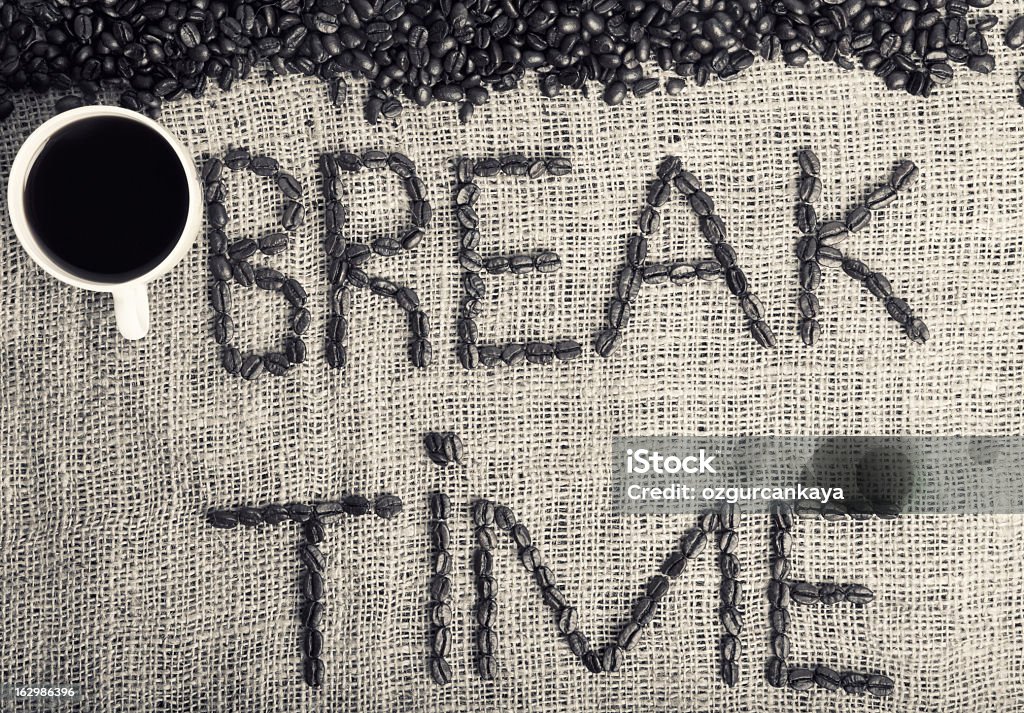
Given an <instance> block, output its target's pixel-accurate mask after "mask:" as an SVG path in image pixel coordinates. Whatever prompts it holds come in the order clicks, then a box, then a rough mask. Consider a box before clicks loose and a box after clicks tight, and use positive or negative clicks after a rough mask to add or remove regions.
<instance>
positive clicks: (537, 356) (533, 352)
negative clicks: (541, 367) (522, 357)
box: [526, 342, 555, 364]
mask: <svg viewBox="0 0 1024 713" xmlns="http://www.w3.org/2000/svg"><path fill="white" fill-rule="evenodd" d="M554 357H555V349H554V345H552V344H548V343H547V342H529V343H528V344H527V345H526V361H528V362H530V363H531V364H550V363H551V362H552V361H554Z"/></svg>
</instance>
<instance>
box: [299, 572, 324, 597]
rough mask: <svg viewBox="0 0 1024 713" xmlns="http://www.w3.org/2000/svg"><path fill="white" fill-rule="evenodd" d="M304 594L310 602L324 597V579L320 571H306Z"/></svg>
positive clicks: (303, 586)
mask: <svg viewBox="0 0 1024 713" xmlns="http://www.w3.org/2000/svg"><path fill="white" fill-rule="evenodd" d="M302 595H303V596H304V597H305V598H306V600H307V601H310V602H318V601H320V600H321V599H322V598H323V596H324V580H323V577H321V576H320V574H319V573H318V572H315V571H312V570H310V571H308V572H306V575H305V576H304V577H303V578H302Z"/></svg>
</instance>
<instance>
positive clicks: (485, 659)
mask: <svg viewBox="0 0 1024 713" xmlns="http://www.w3.org/2000/svg"><path fill="white" fill-rule="evenodd" d="M477 671H478V672H479V674H480V678H482V679H483V680H485V681H493V680H494V678H495V677H496V676H497V675H498V663H497V661H496V660H495V658H494V657H493V656H490V655H484V656H481V657H479V658H478V659H477Z"/></svg>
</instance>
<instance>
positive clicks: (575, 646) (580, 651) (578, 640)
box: [565, 631, 590, 658]
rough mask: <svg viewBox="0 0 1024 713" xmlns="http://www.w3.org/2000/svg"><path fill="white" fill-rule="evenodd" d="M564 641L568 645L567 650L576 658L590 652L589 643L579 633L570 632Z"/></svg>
mask: <svg viewBox="0 0 1024 713" xmlns="http://www.w3.org/2000/svg"><path fill="white" fill-rule="evenodd" d="M565 640H566V643H568V644H569V650H570V651H572V653H573V655H574V656H576V657H578V658H583V656H584V654H586V653H587V652H588V651H590V642H589V641H587V637H586V636H584V635H583V633H582V632H580V631H572V632H570V633H569V634H568V635H567V636H566V638H565Z"/></svg>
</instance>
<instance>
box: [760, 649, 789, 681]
mask: <svg viewBox="0 0 1024 713" xmlns="http://www.w3.org/2000/svg"><path fill="white" fill-rule="evenodd" d="M764 675H765V679H767V681H768V685H770V686H774V687H775V688H785V687H786V686H788V685H789V667H788V666H786V662H785V661H784V660H782V659H780V658H778V657H777V656H771V657H769V658H768V663H767V664H766V665H765V671H764Z"/></svg>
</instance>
